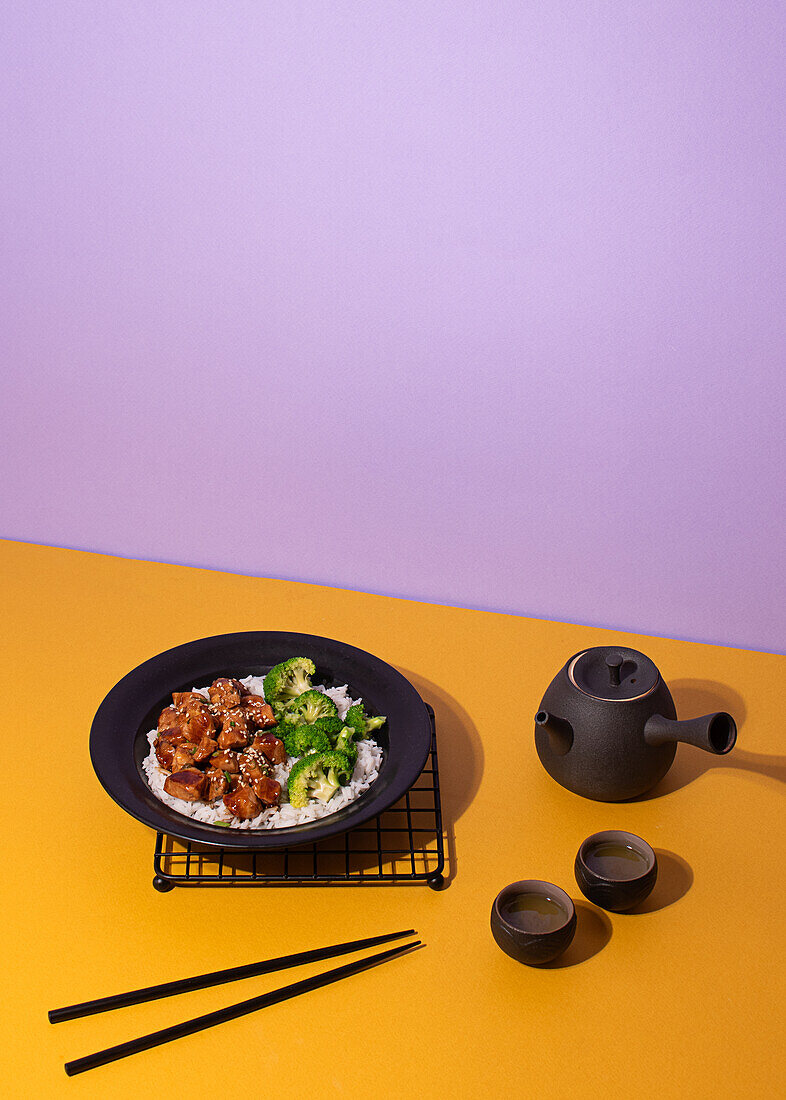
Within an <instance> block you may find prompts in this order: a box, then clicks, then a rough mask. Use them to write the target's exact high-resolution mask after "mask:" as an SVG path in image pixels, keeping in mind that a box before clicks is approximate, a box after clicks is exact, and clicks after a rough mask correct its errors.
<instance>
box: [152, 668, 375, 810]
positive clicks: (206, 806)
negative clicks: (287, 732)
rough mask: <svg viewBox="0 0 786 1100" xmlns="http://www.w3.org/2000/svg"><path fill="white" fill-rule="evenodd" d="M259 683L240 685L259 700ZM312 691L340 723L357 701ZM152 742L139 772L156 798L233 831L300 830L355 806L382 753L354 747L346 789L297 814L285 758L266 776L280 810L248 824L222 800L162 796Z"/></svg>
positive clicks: (248, 680)
mask: <svg viewBox="0 0 786 1100" xmlns="http://www.w3.org/2000/svg"><path fill="white" fill-rule="evenodd" d="M263 682H264V677H262V676H246V677H245V678H243V679H241V681H240V683H241V684H243V686H244V687H245V688H247V690H248V691H250V692H251V693H252V694H253V695H262V696H264V692H263V689H262V684H263ZM314 688H315V689H316V690H317V691H321V692H324V694H325V695H327V696H328V697H329V698H330V699H332V700H333V702H334V703H335V704H336V707H337V708H338V716H339V718H344V717H345V715H346V713H347V711H348V710H349V708H350V707H351V706H352V705H353V703H359V702H361V701H362V700H360V699H353V698H351V696H350V694H349V688H348V686H347V685H346V684H344V686H343V687H336V688H326V687H325V686H324V685H321V684H315V685H314ZM191 690H192V691H195V692H196V693H197V694H198V695H201V696H202V697H203V698H204V699H209V695H208V689H207V688H192V689H191ZM157 737H158V731H157V730H151V731H150V732H149V733H148V735H147V739H148V741H149V742H150V752H149V753H148V755H147V756H146V757H145V759H144V760H143V761H142V768H143V769H144V772H145V775H146V776H147V781H148V783H149V784H150V788H151V790H152V791H153V794H154V795H155V796H156V798H158V799H160V800H161V801H162V802H165V803H166V805H167V806H170V807H171V808H172V809H173V810H176V811H177V812H178V813H180V814H184V815H185V816H186V817H193V818H194V820H195V821H203V822H205V824H208V825H228V826H229V827H230V828H232V829H286V828H288V827H290V826H292V825H304V824H306V822H308V821H316V820H317V819H318V818H320V817H328V816H329V815H330V814H334V813H336V811H337V810H340V809H341V808H342V806H346V805H348V804H349V803H350V802H354V801H355V799H356V798H358V797H359V796H360V795H361V794H363V792H364V791H367V790H368V789H369V787H370V786H371V784H372V783H373V782H374V780H375V779H376V778H377V776H378V775H379V769H380V766H381V764H382V749H381V748H380V747H379V745H378V744H377V743H376V741H372V740H370V739H369V740H366V741H358V742H357V750H358V759H357V763H356V764H355V770H354V771H353V773H352V779H351V780H350V782H349V783H348V784H347V785H346V786H345V787H340V788H339V790H338V791H337V792H336V793H335V794H334V795H333V797H332V798H331V800H330V801H329V802H319V801H316V800H315V801H312V802H309V804H308V805H307V806H304V807H303V809H302V810H296V809H295V808H294V806H291V805H290V804H289V801H288V800H287V777H288V775H289V770H290V768H291V767H292V765H293V764H294V763H295V760H296V759H297V757H295V756H290V757H289V758H288V759H287V761H286V763H284V764H274V765H273V767H272V770H271V776H272V777H273V779H276V780H277V781H278V782H279V783H280V784H281V804H280V805H279V806H269V807H268V808H267V809H265V810H263V811H262V813H261V814H258V815H257V817H254V818H252V819H251V820H250V821H240V820H239V819H238V818H236V817H232V815H231V814H230V813H229V812H228V810H227V809H226V808H225V806H224V803H223V801H222V800H221V799H218V800H217V801H216V802H212V803H208V802H186V800H185V799H183V798H173V797H172V795H171V794H167V792H166V791H165V790H164V780H165V779H166V778H167V776H168V775H169V772H168V771H165V770H164V769H163V768H162V767H161V766H160V765H159V763H158V760H157V759H156V753H155V748H154V745H155V742H156V739H157Z"/></svg>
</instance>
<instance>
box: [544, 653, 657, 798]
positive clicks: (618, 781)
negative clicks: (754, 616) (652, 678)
mask: <svg viewBox="0 0 786 1100" xmlns="http://www.w3.org/2000/svg"><path fill="white" fill-rule="evenodd" d="M625 652H630V651H625ZM574 656H575V654H574ZM572 661H573V657H571V659H570V660H569V661H567V662H566V664H565V666H564V667H563V668H562V669H561V670H560V671H559V672H558V673H557V675H556V676H555V677H554V679H553V680H552V681H551V683H550V684H549V686H548V688H547V689H546V694H545V695H544V696H543V701H542V703H541V704H540V711H539V712H538V713H539V714H540V713H542V712H544V711H545V712H547V713H548V714H550V715H554V716H555V717H558V718H559V719H561V720H562V721H564V722H567V723H569V724H570V727H571V729H572V731H573V738H572V744H571V747H570V749H569V750H568V752H566V753H564V754H559V753H558V752H556V751H555V749H554V746H553V744H552V741H551V739H550V737H549V734H548V732H547V730H546V728H545V727H543V726H540V725H536V727H535V746H536V748H537V750H538V756H539V757H540V760H541V763H542V764H543V767H544V768H545V769H546V771H547V772H548V773H549V775H551V776H552V777H553V778H554V779H556V780H557V782H558V783H561V784H562V786H563V787H567V788H568V790H570V791H574V792H575V793H576V794H580V795H583V796H584V797H585V798H593V799H597V800H598V801H600V802H621V801H624V800H625V799H626V798H635V797H636V796H637V795H640V794H643V793H644V792H645V791H648V790H649V789H650V788H651V787H654V786H655V784H656V783H658V782H659V781H660V780H661V779H662V778H663V776H664V775H665V774H666V772H667V771H668V770H669V768H670V767H671V764H672V761H673V760H674V754H675V752H676V751H677V745H676V742H674V741H671V742H668V743H666V744H662V745H648V744H647V742H646V741H645V740H644V726H645V724H646V722H647V719H648V718H650V717H651V716H652V715H653V714H662V715H663V716H664V718H671V719H675V718H676V717H677V711H676V710H675V707H674V701H673V699H672V697H671V693H670V691H669V689H668V688H667V687H666V684H665V682H664V680H663V678H662V677H661V676H660V675H659V676H658V680H657V683H656V685H655V687H654V689H653V690H652V691H651V692H650V693H649V694H648V695H644V696H642V697H641V698H639V699H627V700H621V701H618V700H608V699H597V698H595V697H594V696H592V695H587V694H586V693H585V692H583V691H579V689H578V688H577V687H576V686H575V685H574V684H573V683H571V681H570V678H569V677H568V669H569V667H570V665H571V663H572ZM558 747H559V746H558Z"/></svg>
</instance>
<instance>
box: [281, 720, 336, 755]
mask: <svg viewBox="0 0 786 1100" xmlns="http://www.w3.org/2000/svg"><path fill="white" fill-rule="evenodd" d="M280 732H283V734H284V748H285V749H286V750H287V754H288V755H289V756H302V755H303V754H304V753H306V752H314V751H316V752H329V751H330V749H332V748H333V742H332V741H331V740H330V738H329V737H328V735H327V734H326V733H325V731H324V730H321V729H320V728H319V726H316V725H313V726H285V727H284V728H283V731H282V730H281V729H280Z"/></svg>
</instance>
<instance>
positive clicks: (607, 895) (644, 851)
mask: <svg viewBox="0 0 786 1100" xmlns="http://www.w3.org/2000/svg"><path fill="white" fill-rule="evenodd" d="M604 840H606V841H609V842H611V843H612V844H629V845H630V846H631V848H634V849H635V850H636V851H637V852H639V853H640V854H641V855H642V856H644V857H645V859H646V860H647V867H646V870H644V871H642V873H641V875H639V876H638V878H627V879H614V878H609V877H607V876H604V875H601V874H599V873H598V872H597V871H596V870H593V868H591V867H588V866H587V864H586V862H585V859H584V857H585V854H586V852H587V851H588V850H589V848H590V847H591V846H592V845H594V844H597V843H599V842H601V841H604ZM573 869H574V871H575V874H576V882H577V883H578V887H579V889H580V890H581V892H582V894H583V895H584V897H585V898H588V899H589V901H591V902H592V904H593V905H597V906H599V907H600V908H601V909H608V910H609V912H611V913H626V912H627V911H628V910H629V909H633V908H635V907H636V906H637V905H638V904H639V902H642V901H644V899H645V898H647V897H649V895H650V894H651V893H652V889H653V887H654V886H655V881H656V879H657V877H658V860H657V858H656V856H655V853H654V852H653V850H652V848H651V847H650V846H649V844H648V843H647V842H646V840H642V839H641V837H640V836H636V834H635V833H625V832H621V831H619V830H614V829H612V830H609V831H607V832H602V833H593V835H592V836H588V837H587V839H586V840H585V841H584V842H583V843H582V845H581V847H580V848H579V850H578V852H577V853H576V862H575V864H574V867H573Z"/></svg>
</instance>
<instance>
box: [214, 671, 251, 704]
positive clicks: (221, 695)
mask: <svg viewBox="0 0 786 1100" xmlns="http://www.w3.org/2000/svg"><path fill="white" fill-rule="evenodd" d="M245 694H246V689H245V688H244V687H243V685H242V684H241V683H240V681H239V680H230V679H227V677H226V676H219V678H218V679H217V680H214V681H213V683H212V684H211V685H210V687H209V688H208V695H209V696H210V702H211V703H212V705H213V706H214V707H226V708H227V709H230V708H231V707H237V706H240V700H241V699H242V698H243V696H244V695H245Z"/></svg>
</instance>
